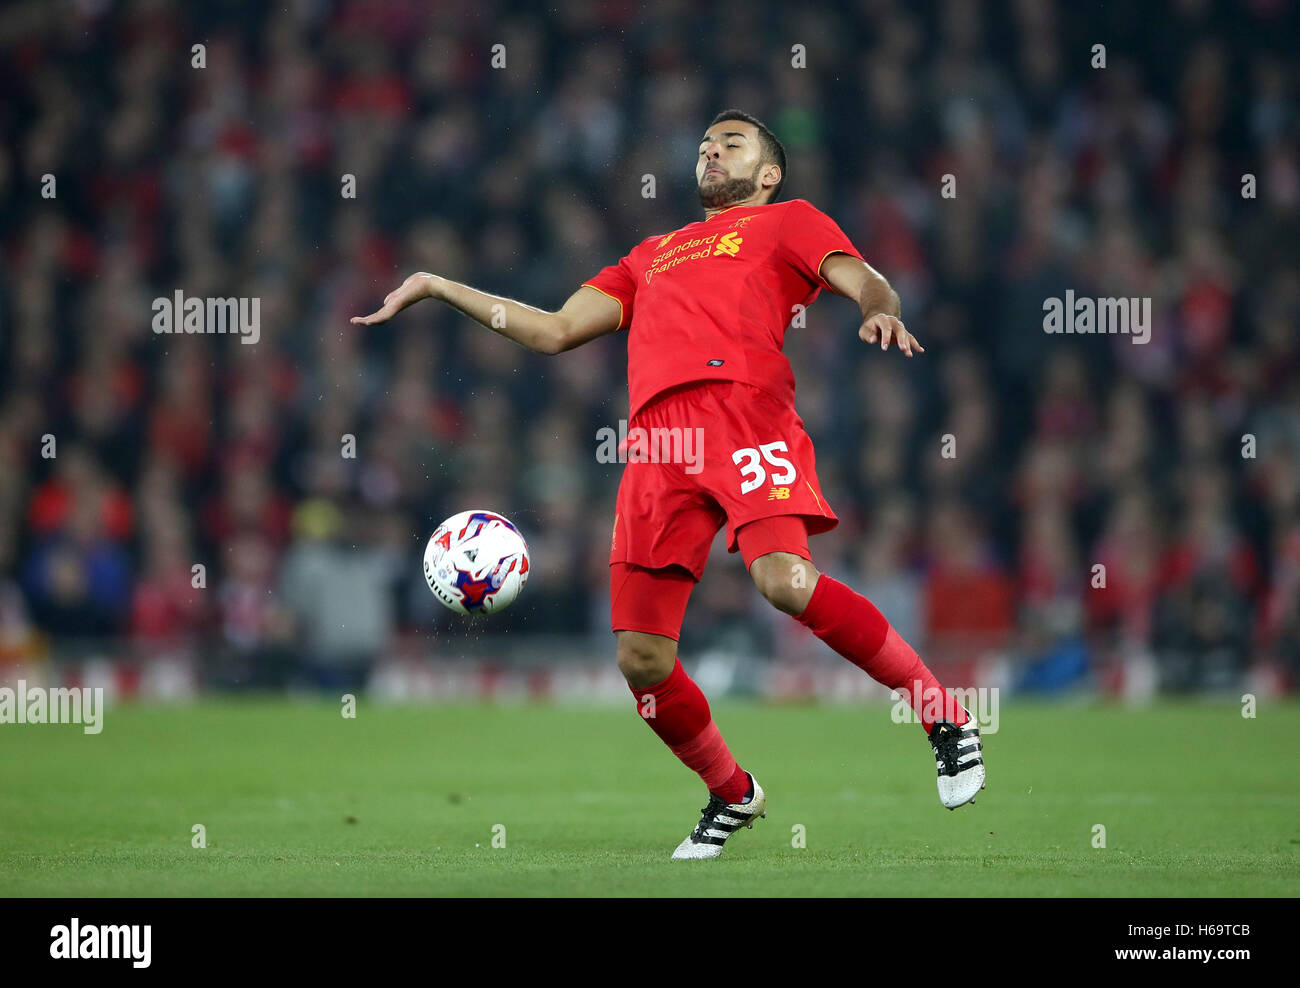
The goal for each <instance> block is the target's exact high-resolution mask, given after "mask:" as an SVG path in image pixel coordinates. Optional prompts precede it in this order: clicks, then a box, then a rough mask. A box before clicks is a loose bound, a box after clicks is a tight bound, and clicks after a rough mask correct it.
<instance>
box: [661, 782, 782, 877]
mask: <svg viewBox="0 0 1300 988" xmlns="http://www.w3.org/2000/svg"><path fill="white" fill-rule="evenodd" d="M749 781H750V783H751V784H752V785H753V786H754V795H753V798H752V799H750V801H749V802H748V803H724V802H723V801H722V797H721V796H714V795H713V794H712V793H710V794H709V805H708V806H706V807H704V809H703V810H701V811H700V812H701V813H703V814H704V815H703V816H702V817H700V822H699V824H698V825H697V826H696V827H695V829H694V830H692V831H691V835H690V836H689V837H687V838H686V839H685V840H684V841H682V842H681V843H680V844H678V845H677V850H675V851H673V860H674V861H686V860H690V859H695V858H716V857H718V856H719V855H721V854H722V845H723V844H725V843H726V842H727V838H728V837H730V836H731V835H732V834H734V833H735V832H736V831H737V830H739V829H740V828H741V827H746V828H748V829H750V830H753V829H754V821H755V820H757V819H758V818H759V817H765V816H767V793H765V792H763V787H762V786H760V785H759V784H758V780H757V779H755V778H754V777H753V776H752V775H751V776H750V777H749Z"/></svg>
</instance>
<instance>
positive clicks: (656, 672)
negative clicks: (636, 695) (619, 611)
mask: <svg viewBox="0 0 1300 988" xmlns="http://www.w3.org/2000/svg"><path fill="white" fill-rule="evenodd" d="M676 662H677V643H676V642H675V641H673V640H672V639H671V638H665V637H663V636H662V635H647V634H642V633H641V632H639V631H620V632H619V633H618V669H619V672H621V673H622V674H623V678H624V679H626V680H627V684H628V685H629V686H631V687H632V688H633V689H643V688H644V687H647V686H654V685H656V684H658V683H662V682H663V681H664V680H665V679H667V678H668V677H669V676H671V675H672V672H673V666H674V665H676Z"/></svg>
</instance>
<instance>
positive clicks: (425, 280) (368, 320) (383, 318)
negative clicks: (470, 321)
mask: <svg viewBox="0 0 1300 988" xmlns="http://www.w3.org/2000/svg"><path fill="white" fill-rule="evenodd" d="M436 282H437V277H436V276H435V275H431V274H429V273H428V272H427V271H417V272H416V273H415V274H413V275H411V277H409V278H407V279H406V280H405V281H404V282H402V283H401V285H399V286H398V287H397V288H395V289H394V290H393V291H391V292H389V293H388V294H387V295H385V296H384V307H383V308H382V309H380V310H379V311H378V312H372V313H370V315H368V316H353V317H352V319H351V320H349V321H350V322H351V323H352V324H353V325H354V326H376V325H378V324H379V323H381V322H388V320H389V319H392V318H393V316H395V315H397V314H398V313H399V312H401V311H402V310H403V309H405V308H406V307H407V306H408V305H414V304H415V303H416V302H418V301H420V299H424V298H432V297H433V295H434V292H435V284H436Z"/></svg>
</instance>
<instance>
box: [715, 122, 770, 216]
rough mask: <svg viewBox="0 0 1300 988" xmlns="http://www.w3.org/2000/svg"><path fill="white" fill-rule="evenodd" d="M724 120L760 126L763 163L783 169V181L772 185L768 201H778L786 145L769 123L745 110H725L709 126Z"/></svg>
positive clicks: (759, 136)
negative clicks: (768, 127) (771, 129)
mask: <svg viewBox="0 0 1300 988" xmlns="http://www.w3.org/2000/svg"><path fill="white" fill-rule="evenodd" d="M724 120H743V121H745V123H747V124H753V125H754V126H755V127H757V128H758V142H759V145H760V146H761V148H762V158H761V159H760V161H761V163H762V164H765V165H776V166H777V167H778V168H780V169H781V181H779V182H777V183H776V185H774V186H773V187H772V194H771V195H770V196H768V197H767V201H768V202H776V200H777V198H778V197H779V196H780V195H781V186H783V185H785V145H784V144H782V143H781V142H780V141H778V140H777V139H776V135H775V134H773V133H772V132H771V131H770V130H768V129H767V125H766V124H765V123H763V121H761V120H759V119H758V117H755V116H753V115H751V114H748V113H746V112H745V111H744V110H723V111H722V112H721V113H719V114H718V115H717V116H716V117H714V118H713V119H712V120H710V121H709V126H710V127H712V126H713V125H714V124H718V123H722V121H724Z"/></svg>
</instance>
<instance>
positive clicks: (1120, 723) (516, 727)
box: [0, 700, 1300, 897]
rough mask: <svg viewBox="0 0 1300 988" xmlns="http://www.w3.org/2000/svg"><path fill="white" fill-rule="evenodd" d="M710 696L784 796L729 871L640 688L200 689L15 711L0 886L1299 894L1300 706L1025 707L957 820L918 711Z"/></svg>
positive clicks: (1005, 720) (5, 767) (741, 747)
mask: <svg viewBox="0 0 1300 988" xmlns="http://www.w3.org/2000/svg"><path fill="white" fill-rule="evenodd" d="M714 714H715V717H716V719H717V720H718V722H719V724H720V726H721V727H722V729H723V731H724V732H725V734H726V736H727V738H728V741H729V743H730V744H731V746H732V749H733V751H734V752H736V753H737V754H738V755H739V756H740V758H741V761H742V764H744V765H745V766H746V767H748V768H750V769H751V770H752V771H753V772H754V773H755V774H756V775H757V776H758V778H759V779H760V780H761V781H762V783H763V785H764V787H765V788H766V789H767V790H768V792H769V806H768V814H767V819H766V820H763V821H760V822H759V824H758V825H757V827H756V829H755V830H753V831H743V832H741V833H740V834H738V835H737V836H736V837H735V838H733V839H732V841H731V842H730V843H729V845H728V849H727V853H726V855H725V856H724V857H723V858H722V859H721V860H719V861H713V862H670V861H669V860H668V855H669V854H670V853H671V851H672V849H673V847H674V846H675V845H676V844H677V842H678V841H679V840H681V838H682V837H684V836H685V835H686V833H687V832H688V831H689V830H690V828H691V827H692V826H693V825H694V823H695V822H696V820H697V819H698V815H699V814H698V811H699V808H700V807H701V806H703V805H704V802H705V794H704V790H703V787H702V785H700V783H699V782H698V780H697V779H696V778H695V776H694V775H692V774H691V773H689V772H688V771H687V770H686V769H685V768H683V767H682V766H681V765H680V764H679V763H678V762H677V761H676V759H674V758H673V757H672V756H671V755H670V754H669V753H668V752H667V751H666V750H664V748H663V746H662V745H661V744H660V742H659V741H658V740H657V739H656V738H655V737H654V735H653V734H652V733H651V732H650V731H649V730H647V728H646V727H645V726H644V725H643V724H641V723H638V718H637V717H636V714H635V711H634V710H633V708H632V707H631V705H630V703H629V705H628V708H627V709H621V708H620V709H577V708H563V707H551V706H519V707H495V708H487V707H464V706H461V707H424V708H415V707H403V708H390V707H375V706H370V705H367V704H365V703H364V702H363V703H362V704H361V705H360V706H359V708H358V711H357V717H356V719H355V720H345V719H344V718H342V717H341V716H340V714H339V707H338V705H337V704H324V703H321V704H317V703H307V704H304V703H289V702H284V701H271V700H262V701H252V702H248V701H245V702H227V703H217V702H206V703H202V704H199V705H195V706H178V707H166V708H151V707H139V706H137V707H119V708H113V709H110V710H109V711H108V713H107V715H106V719H105V726H104V730H103V733H102V734H100V735H97V736H96V735H86V734H84V733H82V731H81V728H80V727H76V726H56V727H51V726H31V725H26V726H17V725H4V726H0V894H4V895H10V896H74V897H85V896H144V895H161V896H286V895H289V896H292V895H310V896H371V895H457V896H466V895H471V896H483V895H487V896H495V895H512V896H584V895H632V896H677V895H689V896H697V895H759V896H807V895H816V896H910V895H937V894H952V893H957V894H968V895H979V896H1001V895H1016V896H1177V897H1183V896H1239V895H1262V896H1295V895H1297V894H1300V786H1298V783H1300V759H1298V758H1297V757H1296V751H1295V738H1296V736H1297V728H1300V706H1297V705H1295V704H1288V705H1271V706H1270V705H1264V706H1262V707H1261V708H1260V710H1259V715H1258V717H1257V718H1256V719H1254V720H1246V719H1243V718H1242V716H1241V713H1240V707H1239V706H1237V705H1235V704H1233V703H1231V702H1224V703H1216V704H1209V703H1196V704H1188V705H1178V706H1175V705H1161V706H1156V707H1153V708H1150V709H1147V710H1145V711H1133V710H1128V709H1125V708H1121V707H1107V706H1051V705H1025V704H1016V705H1011V704H1005V705H1004V706H1003V708H1002V710H1001V723H1000V728H1001V730H1000V731H999V732H998V733H996V734H994V735H989V736H986V739H985V749H986V756H987V761H988V766H989V785H988V789H987V790H986V791H985V792H984V793H983V794H982V795H981V796H980V798H979V801H978V805H977V806H974V807H969V806H967V807H963V808H962V809H960V810H958V811H956V812H953V813H950V812H948V811H947V810H944V809H943V808H942V807H941V806H940V805H939V802H938V799H937V796H936V793H935V784H934V769H933V760H932V756H931V754H930V749H929V746H928V744H927V743H926V741H925V738H924V735H923V734H922V732H921V729H920V727H918V726H916V725H896V724H893V723H891V722H890V720H889V716H888V711H887V708H885V707H871V708H812V707H773V706H763V705H756V704H755V705H751V704H721V703H719V704H716V705H715V707H714ZM194 824H203V825H204V826H205V827H206V829H207V847H206V848H205V849H194V848H192V847H191V837H192V834H191V827H192V826H193V825H194ZM496 824H501V825H503V826H504V827H505V828H506V831H505V836H506V845H507V846H506V847H505V848H503V849H502V848H493V847H492V837H493V827H494V825H496ZM796 824H800V825H802V826H803V827H804V828H805V830H806V839H807V847H806V848H804V849H798V848H795V847H792V844H791V837H792V828H793V827H794V826H795V825H796ZM1094 824H1103V825H1105V827H1106V844H1107V846H1106V848H1105V849H1094V848H1093V847H1092V828H1093V825H1094Z"/></svg>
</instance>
